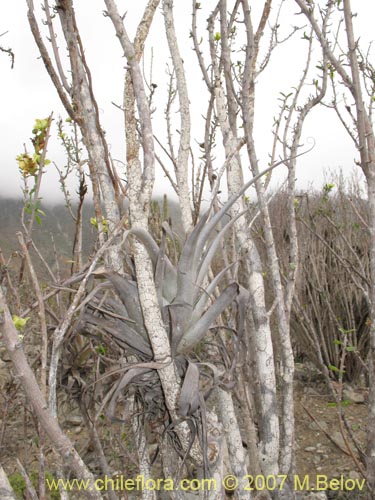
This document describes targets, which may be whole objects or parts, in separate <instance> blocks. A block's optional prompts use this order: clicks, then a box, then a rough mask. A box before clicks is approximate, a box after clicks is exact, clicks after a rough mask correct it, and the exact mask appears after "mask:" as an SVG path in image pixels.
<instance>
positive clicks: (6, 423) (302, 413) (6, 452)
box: [0, 363, 367, 500]
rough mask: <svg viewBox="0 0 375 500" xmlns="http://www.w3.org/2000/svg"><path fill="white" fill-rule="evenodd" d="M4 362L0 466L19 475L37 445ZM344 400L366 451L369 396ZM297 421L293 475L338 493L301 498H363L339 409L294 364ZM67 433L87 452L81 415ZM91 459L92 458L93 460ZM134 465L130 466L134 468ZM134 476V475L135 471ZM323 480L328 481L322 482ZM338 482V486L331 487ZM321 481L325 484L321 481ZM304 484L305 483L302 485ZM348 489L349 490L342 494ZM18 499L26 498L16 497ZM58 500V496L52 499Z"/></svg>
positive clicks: (360, 393) (0, 369) (349, 393)
mask: <svg viewBox="0 0 375 500" xmlns="http://www.w3.org/2000/svg"><path fill="white" fill-rule="evenodd" d="M7 365H8V363H5V364H4V363H3V365H1V366H0V384H1V386H2V395H3V397H2V398H1V400H0V404H1V405H2V406H0V412H1V413H0V414H1V415H2V417H1V418H2V422H1V426H0V439H1V449H0V463H1V464H2V465H3V467H4V469H5V470H6V472H7V473H8V474H11V473H12V472H13V473H16V472H17V464H16V458H20V460H21V461H22V462H23V463H24V464H25V462H26V463H27V465H28V470H32V469H33V468H35V470H36V457H37V443H36V441H35V437H34V429H33V425H32V420H31V417H30V414H28V412H27V411H26V410H25V409H24V408H25V406H24V404H23V398H22V396H21V395H20V392H19V391H17V390H16V386H15V385H14V384H9V379H8V375H7V373H9V370H8V366H7ZM345 399H347V400H350V401H351V402H350V404H349V405H348V406H346V407H345V408H344V410H343V411H344V413H345V416H346V419H347V423H348V428H349V431H350V432H351V433H352V435H353V437H354V439H355V440H356V442H357V443H358V445H359V446H361V447H362V449H364V445H365V440H366V416H367V405H366V399H367V394H366V390H365V389H361V388H352V387H350V386H346V388H345ZM295 420H296V443H297V446H296V475H297V476H298V480H297V481H299V482H298V483H297V485H299V484H300V485H301V486H302V489H305V487H304V486H303V485H304V483H303V482H304V481H306V478H308V481H309V486H310V488H312V487H316V486H318V487H319V483H318V484H317V481H319V480H320V481H321V483H320V486H321V487H323V486H324V480H327V481H329V482H330V483H329V486H333V487H334V488H336V487H337V485H338V489H336V490H335V489H334V488H333V489H332V488H331V489H328V490H327V491H326V492H325V494H323V493H319V494H317V493H313V494H312V493H306V492H303V494H302V497H303V498H310V499H311V500H312V499H315V500H318V499H319V500H320V499H323V498H328V499H340V500H344V499H353V500H356V499H357V498H358V499H360V498H362V496H363V495H362V494H361V491H360V490H359V488H358V487H357V488H355V489H353V490H351V489H350V488H351V487H352V485H353V484H354V483H353V482H354V481H357V482H358V481H361V480H362V476H361V474H360V472H359V470H358V467H357V466H356V464H355V462H354V460H353V458H352V456H351V453H352V454H353V455H354V456H355V457H357V456H358V452H357V451H356V450H355V449H354V446H353V445H352V446H351V449H352V450H353V451H352V452H349V451H348V449H347V446H346V443H345V441H344V439H343V437H342V434H341V432H340V425H339V420H338V417H337V407H335V406H333V405H332V399H331V398H330V397H329V395H328V391H327V389H326V387H325V385H324V382H323V379H322V377H321V376H320V375H319V374H318V373H317V372H316V371H314V370H313V369H312V368H311V367H308V366H307V365H302V364H301V365H296V380H295ZM65 429H66V431H67V433H68V434H69V436H70V437H71V438H72V439H73V440H74V441H75V442H76V444H77V447H78V449H85V446H86V445H87V440H88V436H87V434H86V433H85V431H84V425H83V423H82V421H81V419H80V417H79V416H78V414H77V415H74V414H67V416H66V422H65ZM93 459H95V457H93ZM133 467H134V466H133ZM134 474H135V475H136V471H135V470H134ZM325 478H326V479H325ZM335 479H338V480H339V481H341V482H339V483H334V482H333V483H332V482H331V481H332V480H335ZM322 481H323V482H322ZM305 485H306V483H305ZM345 489H346V490H348V491H345ZM20 498H24V497H23V496H22V495H20ZM54 498H56V497H54Z"/></svg>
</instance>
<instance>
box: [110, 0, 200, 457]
mask: <svg viewBox="0 0 375 500" xmlns="http://www.w3.org/2000/svg"><path fill="white" fill-rule="evenodd" d="M105 4H106V7H107V12H108V16H109V17H110V19H111V21H112V23H113V25H114V27H115V30H116V35H117V37H118V38H119V40H120V43H121V46H122V48H123V50H124V54H125V56H126V58H127V60H128V65H129V75H130V79H129V78H127V79H126V84H128V85H129V86H128V87H126V88H125V97H124V101H125V103H124V104H125V116H126V119H127V120H126V123H125V128H126V134H127V135H126V138H127V160H128V183H129V208H130V218H131V224H132V227H133V228H141V229H144V230H147V228H148V213H149V207H150V202H151V195H152V189H153V185H154V179H155V153H154V142H153V132H152V123H151V115H150V109H149V105H148V99H147V96H146V93H145V89H144V83H143V78H142V73H141V70H140V67H139V62H138V60H139V57H140V54H138V53H136V52H135V47H134V46H133V44H132V43H131V42H130V40H129V37H128V35H127V32H126V30H125V27H124V24H123V20H122V18H121V16H120V14H119V12H118V9H117V6H116V3H115V2H114V0H105ZM150 4H152V2H150ZM153 4H155V2H153ZM154 6H155V5H154ZM146 10H147V9H146ZM134 101H135V102H136V105H137V110H138V116H139V121H140V124H141V142H142V149H143V168H142V166H141V163H140V161H139V157H138V150H139V144H138V136H137V132H136V123H135V113H134ZM134 262H135V268H136V274H137V283H138V292H139V299H140V302H141V307H142V313H143V318H144V323H145V327H146V329H147V333H148V335H149V339H150V343H151V346H152V350H153V353H154V359H155V361H158V362H162V363H165V367H164V368H161V369H159V370H158V373H159V377H160V381H161V385H162V387H163V391H164V396H165V403H166V406H167V408H168V410H169V412H170V414H171V417H172V419H173V420H177V418H178V417H177V407H178V397H179V393H180V379H179V376H178V373H177V369H176V367H175V364H174V362H173V359H172V355H171V347H170V343H169V338H168V333H167V331H166V329H165V327H164V324H163V320H162V317H161V311H160V307H159V302H158V299H157V294H156V289H155V283H154V273H153V268H152V263H151V260H150V258H149V255H148V253H147V251H146V249H145V248H144V246H143V245H142V244H140V243H139V242H137V241H135V242H134ZM176 432H177V433H178V434H179V437H180V439H181V442H182V443H183V445H184V446H185V447H186V446H187V445H188V443H189V429H188V427H187V426H186V425H184V424H183V425H181V426H179V428H178V429H177V430H176ZM192 453H193V454H194V458H195V459H197V460H198V461H201V456H200V453H199V450H198V449H196V448H195V447H193V449H192Z"/></svg>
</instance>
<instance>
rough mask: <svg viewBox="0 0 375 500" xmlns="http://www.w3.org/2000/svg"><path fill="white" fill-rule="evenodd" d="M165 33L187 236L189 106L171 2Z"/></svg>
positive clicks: (166, 0)
mask: <svg viewBox="0 0 375 500" xmlns="http://www.w3.org/2000/svg"><path fill="white" fill-rule="evenodd" d="M163 12H164V23H165V32H166V35H167V40H168V46H169V51H170V53H171V56H172V62H173V68H174V71H175V73H176V82H177V92H178V100H179V104H180V109H179V113H180V119H181V127H180V146H179V150H178V157H177V169H176V179H177V186H178V200H179V204H180V209H181V219H182V224H183V227H184V231H185V233H186V234H188V233H189V232H190V231H191V229H192V227H193V219H192V215H191V206H190V196H189V181H188V174H189V153H190V128H191V126H190V109H189V108H190V104H189V95H188V90H187V85H186V76H185V70H184V63H183V61H182V58H181V55H180V51H179V48H178V43H177V36H176V31H175V26H174V19H173V0H164V1H163Z"/></svg>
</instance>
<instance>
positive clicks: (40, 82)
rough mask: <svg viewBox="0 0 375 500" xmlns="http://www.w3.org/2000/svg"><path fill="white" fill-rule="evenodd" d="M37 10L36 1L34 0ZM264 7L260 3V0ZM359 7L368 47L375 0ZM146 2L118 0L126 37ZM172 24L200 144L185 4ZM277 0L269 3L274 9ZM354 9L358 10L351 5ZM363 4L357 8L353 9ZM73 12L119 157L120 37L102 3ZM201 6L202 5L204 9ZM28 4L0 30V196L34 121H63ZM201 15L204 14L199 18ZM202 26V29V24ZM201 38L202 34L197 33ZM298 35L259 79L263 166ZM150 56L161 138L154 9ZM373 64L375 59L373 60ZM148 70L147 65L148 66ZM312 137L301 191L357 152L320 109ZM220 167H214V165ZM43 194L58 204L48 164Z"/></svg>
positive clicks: (16, 184) (161, 75)
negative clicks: (10, 56) (3, 51)
mask: <svg viewBox="0 0 375 500" xmlns="http://www.w3.org/2000/svg"><path fill="white" fill-rule="evenodd" d="M35 3H36V5H37V4H38V1H37V0H36V2H35ZM215 3H216V2H214V1H212V0H203V2H202V6H203V7H205V8H207V9H208V10H207V12H208V11H209V10H210V8H212V7H213V6H214V5H215ZM261 3H262V2H261ZM286 3H287V9H286V10H285V14H284V16H283V18H282V22H283V26H285V31H287V30H288V27H289V26H292V25H295V24H299V23H301V22H302V20H301V17H300V16H299V17H298V18H297V17H296V16H294V13H295V12H297V10H298V9H297V8H296V7H295V6H294V2H293V0H287V2H286ZM352 3H353V6H355V7H356V8H358V9H360V10H359V11H358V16H357V18H356V23H357V34H358V35H360V36H361V42H362V43H363V46H366V44H368V43H369V42H370V41H371V39H372V34H373V20H374V19H375V2H352ZM145 4H146V1H145V0H142V1H138V2H134V1H126V0H122V1H121V0H120V1H119V2H118V5H119V10H120V11H121V12H125V11H127V17H126V22H127V28H128V31H129V33H130V35H131V36H132V35H133V33H134V28H135V26H136V23H137V20H139V18H140V15H141V11H142V9H143V7H144V5H145ZM175 4H176V9H175V10H176V12H175V14H176V24H177V32H178V34H179V43H180V50H181V53H182V57H183V59H184V61H185V66H186V70H187V75H188V84H189V93H190V100H191V103H192V119H193V132H192V136H193V137H192V139H193V141H194V140H196V141H198V142H201V141H202V139H203V120H202V118H201V115H202V113H204V112H205V109H206V106H207V99H208V96H207V93H206V92H204V87H203V85H202V82H201V76H200V73H199V70H198V67H197V65H196V58H195V53H194V52H193V51H192V43H191V39H190V38H189V31H190V24H191V2H190V1H175ZM277 4H278V2H275V5H277ZM356 4H358V5H356ZM359 4H361V5H359ZM75 6H76V12H77V17H78V24H79V27H80V29H81V36H82V39H83V41H84V45H85V47H86V57H87V60H88V63H89V65H90V67H91V70H92V74H93V81H94V91H95V93H96V97H97V101H98V104H99V107H100V110H101V121H102V125H103V127H104V129H105V130H106V133H107V139H108V142H109V145H110V148H111V151H112V155H113V157H114V158H118V159H120V160H124V152H125V147H124V139H123V137H124V132H123V118H122V113H121V111H120V110H118V109H117V108H115V107H114V106H113V105H112V104H111V102H112V101H113V102H116V103H118V104H119V105H121V102H122V92H123V74H124V69H123V68H124V66H125V60H124V58H123V57H122V51H121V48H120V46H119V43H118V40H117V39H116V37H115V36H114V31H113V27H112V25H111V22H110V21H109V19H106V18H104V17H103V15H102V13H103V10H104V2H103V1H102V0H90V2H87V0H85V1H84V0H76V1H75ZM206 6H207V7H206ZM26 10H27V9H26V0H18V1H12V2H7V6H6V7H4V8H3V12H2V19H1V26H0V33H2V32H4V31H8V34H6V35H5V36H3V37H2V38H1V39H0V44H1V45H2V46H3V47H8V46H9V47H12V49H13V51H14V53H15V56H16V60H15V67H14V69H13V70H11V69H10V64H9V61H8V58H7V56H6V54H0V68H1V75H2V78H1V82H0V87H1V93H0V99H1V113H0V133H1V143H0V144H1V156H0V195H10V196H19V195H20V194H21V185H22V182H21V179H20V176H19V173H18V166H17V163H16V161H15V157H16V156H17V154H19V153H21V152H23V148H24V146H23V144H24V143H25V144H26V146H27V148H28V149H29V151H31V145H30V141H29V138H30V137H31V129H32V126H33V122H34V119H35V118H43V117H46V116H48V115H49V114H50V112H51V111H54V115H55V117H57V116H58V115H61V116H63V117H64V118H65V117H66V114H65V112H64V110H63V109H62V107H61V105H60V103H59V99H58V97H57V93H56V91H55V89H54V87H53V85H52V84H51V82H50V79H49V77H48V75H47V73H46V71H45V68H44V66H43V63H42V62H41V60H40V59H38V52H37V48H36V46H35V43H34V40H33V38H32V35H31V33H30V30H29V26H28V22H27V17H26ZM206 18H207V15H205V12H204V13H203V14H202V20H203V21H204V20H205V19H206ZM203 26H204V25H203ZM202 35H203V36H205V33H204V32H203V30H202ZM299 42H300V35H297V36H296V39H295V40H294V41H293V40H292V41H291V42H289V43H288V44H287V45H285V46H284V47H283V48H282V49H280V50H278V51H276V52H275V54H274V56H273V60H272V63H271V64H270V66H269V68H268V69H267V71H266V72H265V73H264V74H263V75H262V76H261V78H260V79H259V82H258V90H257V93H258V96H259V101H258V107H257V115H256V120H257V121H256V139H257V149H258V155H259V157H260V160H261V165H264V167H266V166H267V162H268V153H269V151H270V147H271V141H272V135H271V128H272V123H273V117H274V116H276V114H277V98H278V95H279V92H280V91H282V92H285V93H287V92H289V91H290V88H291V87H292V86H293V85H296V83H297V82H298V78H299V75H300V69H301V68H302V65H303V53H302V52H301V50H303V47H302V48H300V43H299ZM59 45H60V47H62V49H63V50H62V53H64V44H63V41H62V39H60V44H59ZM152 47H153V51H154V64H153V83H156V84H157V85H158V88H157V91H156V96H155V103H156V104H158V103H159V107H158V111H157V113H155V116H154V126H155V131H156V132H157V135H158V136H159V138H160V139H161V140H165V136H166V133H165V130H164V128H163V127H164V120H163V110H164V103H165V97H166V92H167V89H166V85H165V81H166V77H165V64H166V62H167V61H168V58H169V54H168V49H167V44H166V41H165V36H164V33H163V18H162V14H161V11H160V9H159V10H158V13H157V17H156V20H155V23H154V26H153V29H152V32H151V35H150V38H149V42H148V45H147V49H146V56H147V59H148V61H149V60H150V54H151V48H152ZM374 63H375V61H374ZM146 73H148V68H146ZM308 137H313V138H314V140H315V142H316V147H315V149H314V150H313V151H312V152H311V153H310V154H309V155H308V156H305V157H303V158H301V160H300V162H299V167H298V180H299V183H300V186H304V187H305V186H307V185H308V184H309V183H310V182H314V183H315V185H316V186H317V187H318V186H320V185H321V184H322V182H323V170H324V168H332V169H336V168H340V167H342V168H343V169H344V171H345V172H349V171H350V170H351V169H352V168H353V166H354V161H353V160H354V157H355V151H354V149H353V147H352V144H351V143H350V141H349V139H348V138H347V136H346V134H345V132H344V131H343V129H342V127H341V126H340V124H339V122H338V121H337V119H335V118H334V117H333V113H330V112H328V111H327V110H324V109H322V108H320V109H319V110H318V111H314V113H313V114H312V115H311V116H310V118H309V119H308V122H307V123H306V128H305V133H304V139H305V140H306V139H307V138H308ZM48 157H49V158H50V159H51V160H55V161H56V162H57V163H58V164H59V165H60V166H63V164H64V158H63V156H62V153H61V151H60V150H59V148H58V147H57V145H56V141H52V142H51V147H50V151H49V153H48ZM218 166H220V165H218ZM167 190H168V187H167V185H166V181H165V180H164V178H163V176H162V175H161V174H160V175H158V177H157V184H156V191H157V192H158V193H162V192H164V191H167ZM42 196H43V197H44V199H46V200H49V201H51V200H56V199H58V198H59V197H60V191H59V186H58V183H57V180H56V174H55V173H54V171H53V167H52V166H49V167H48V172H47V173H46V176H45V178H44V181H43V189H42Z"/></svg>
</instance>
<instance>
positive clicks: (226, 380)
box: [76, 172, 264, 458]
mask: <svg viewBox="0 0 375 500" xmlns="http://www.w3.org/2000/svg"><path fill="white" fill-rule="evenodd" d="M263 173H264V172H262V174H263ZM257 178H258V176H257ZM254 181H255V178H253V179H252V180H251V181H249V182H248V183H247V184H246V185H244V187H243V189H241V192H239V193H238V194H237V195H235V196H232V197H231V198H230V199H229V200H228V201H227V202H226V203H225V204H224V205H223V206H222V207H221V208H220V209H219V210H217V211H216V212H214V210H213V206H214V202H213V201H212V203H211V205H210V208H209V209H208V210H207V211H206V212H205V213H204V214H203V215H202V216H201V218H200V220H199V222H198V223H197V225H196V226H195V227H194V229H193V230H192V232H191V233H190V235H189V236H188V237H187V239H186V241H185V243H184V244H183V246H182V248H181V251H180V256H179V258H178V259H176V260H177V262H176V263H175V264H174V263H172V261H171V259H170V258H169V257H168V255H167V251H166V249H167V247H168V245H167V238H169V240H171V239H173V238H174V235H173V233H172V231H171V229H170V227H169V226H168V224H167V223H165V222H164V223H163V224H162V227H161V230H162V235H161V241H160V244H157V243H156V242H155V240H154V238H153V237H152V236H151V234H150V233H149V232H147V231H145V230H142V229H130V230H128V231H127V233H126V235H125V238H128V237H129V236H130V235H132V236H133V237H135V238H137V240H138V241H140V242H141V243H142V244H143V245H144V247H145V248H146V249H147V251H148V254H149V256H150V259H151V261H152V264H153V271H154V280H155V285H156V291H157V296H158V303H159V307H160V313H161V316H162V319H163V321H164V324H165V328H166V330H167V332H168V335H169V340H170V347H171V354H172V358H173V362H174V363H175V366H176V368H177V371H178V374H179V377H180V379H181V390H180V396H179V405H178V414H179V419H180V420H179V422H172V419H171V416H170V414H169V412H168V409H167V406H166V404H165V402H164V394H163V390H162V387H161V383H160V379H159V376H158V373H157V369H156V368H157V367H160V366H162V365H160V366H159V364H158V363H156V362H155V361H157V360H154V357H153V351H152V346H151V343H150V340H149V337H148V333H147V328H146V326H145V324H144V320H143V315H142V307H141V303H140V299H139V294H138V285H137V280H136V277H135V272H132V271H130V272H129V274H124V275H120V274H117V273H115V272H113V271H111V270H109V269H106V268H104V267H102V268H100V269H98V270H97V271H96V272H95V277H96V279H99V280H100V282H99V284H97V285H96V286H95V288H93V290H92V291H91V292H90V293H89V294H88V297H87V299H86V306H85V308H84V309H83V311H82V313H81V315H80V318H79V321H78V323H77V327H76V328H77V331H78V332H79V333H80V334H83V335H90V336H95V338H96V339H99V340H100V342H101V343H103V342H110V343H113V342H114V343H115V344H116V345H117V346H119V347H120V348H121V350H123V352H124V354H125V358H126V359H127V360H129V363H127V364H126V366H122V368H118V369H117V370H113V371H112V372H111V371H110V374H111V373H117V379H116V381H115V383H114V384H113V385H112V386H111V389H110V390H109V391H108V393H107V394H106V395H105V397H104V399H103V402H102V404H101V406H100V408H101V410H102V409H103V407H104V406H106V408H107V410H106V415H107V417H109V418H110V419H111V420H117V419H118V417H117V416H116V411H117V408H118V407H117V403H118V400H119V398H120V397H122V398H123V396H124V395H125V394H126V393H127V392H129V391H131V393H132V394H133V395H134V397H135V398H136V400H137V402H138V407H139V405H140V406H141V408H142V409H143V416H144V419H145V421H148V424H149V425H150V423H151V425H152V422H159V423H160V422H162V423H163V426H164V432H170V433H174V429H176V426H177V425H179V423H181V422H182V421H183V420H185V421H188V424H189V428H190V429H193V430H192V433H193V434H194V435H201V436H202V427H201V426H202V425H203V424H202V422H203V423H204V421H205V415H204V412H205V411H206V410H205V408H206V402H207V400H208V398H209V395H210V394H211V393H212V390H213V388H214V387H217V386H219V387H221V388H223V389H225V390H230V389H232V388H233V386H234V376H235V375H234V368H235V365H236V361H237V359H238V353H239V347H240V345H241V342H242V339H241V336H242V330H243V322H244V308H245V303H246V295H247V294H246V292H245V290H244V289H243V288H242V287H240V286H239V284H238V283H236V282H229V283H228V282H227V277H228V275H229V274H230V273H227V271H228V270H229V268H230V267H231V265H233V264H231V265H229V266H228V267H226V268H224V269H222V270H221V271H220V272H219V273H218V274H217V275H216V276H215V277H213V278H212V279H211V280H210V279H209V275H211V277H212V274H211V273H209V270H210V265H211V263H212V259H213V257H214V255H215V253H216V252H217V250H218V248H219V245H220V243H221V241H222V239H223V237H224V235H225V233H226V232H227V231H228V230H229V228H230V227H231V226H232V225H233V224H234V222H235V221H236V220H237V219H238V218H239V217H241V216H243V215H244V212H242V213H239V214H238V215H236V216H235V217H232V218H230V216H229V210H230V208H231V207H232V206H233V205H234V204H235V202H236V201H237V200H238V198H239V197H240V196H241V195H242V194H243V193H244V191H245V190H246V189H247V188H248V187H249V185H250V184H252V183H253V182H254ZM125 238H124V239H125ZM128 257H129V256H128ZM127 261H128V262H130V261H129V258H128V259H127ZM131 267H132V264H131V263H130V266H129V265H128V268H129V269H130V268H131ZM225 281H226V284H225V285H223V283H224V282H225ZM109 291H111V292H114V295H112V296H111V293H109ZM229 307H230V314H226V315H225V317H227V318H228V317H229V318H232V320H231V321H230V322H227V324H225V322H224V321H223V315H222V313H223V311H224V310H226V309H228V308H229ZM219 318H220V320H219ZM233 318H235V319H233ZM228 323H230V324H228ZM223 333H224V334H223ZM130 360H131V362H130ZM112 380H113V379H112ZM122 401H123V399H122ZM198 427H200V430H199V429H198ZM153 428H154V427H153ZM203 435H204V432H203ZM171 437H172V436H171ZM173 439H174V440H175V439H176V435H174V436H173ZM202 449H204V448H202ZM180 450H181V448H180ZM185 458H186V457H185Z"/></svg>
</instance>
